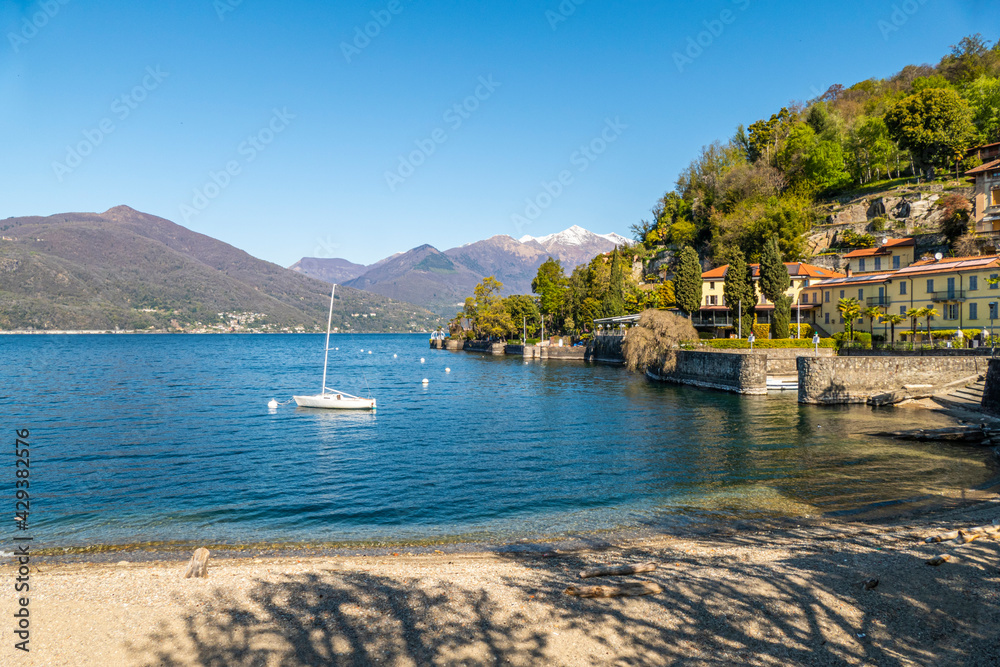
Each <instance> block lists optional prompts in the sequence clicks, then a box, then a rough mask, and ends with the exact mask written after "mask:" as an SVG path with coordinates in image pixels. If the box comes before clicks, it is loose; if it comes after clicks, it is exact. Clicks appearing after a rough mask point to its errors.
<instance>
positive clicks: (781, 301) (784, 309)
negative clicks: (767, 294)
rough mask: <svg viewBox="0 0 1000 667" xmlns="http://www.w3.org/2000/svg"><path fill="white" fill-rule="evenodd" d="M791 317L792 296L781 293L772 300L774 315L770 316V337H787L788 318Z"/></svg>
mask: <svg viewBox="0 0 1000 667" xmlns="http://www.w3.org/2000/svg"><path fill="white" fill-rule="evenodd" d="M791 319H792V297H790V296H788V295H787V294H782V295H781V296H779V297H778V299H777V301H775V302H774V315H773V316H772V317H771V337H772V338H788V327H789V320H791Z"/></svg>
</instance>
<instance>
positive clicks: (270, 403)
mask: <svg viewBox="0 0 1000 667" xmlns="http://www.w3.org/2000/svg"><path fill="white" fill-rule="evenodd" d="M267 407H269V408H271V409H272V410H277V409H278V401H276V400H275V399H273V398H272V399H271V400H270V401H268V402H267Z"/></svg>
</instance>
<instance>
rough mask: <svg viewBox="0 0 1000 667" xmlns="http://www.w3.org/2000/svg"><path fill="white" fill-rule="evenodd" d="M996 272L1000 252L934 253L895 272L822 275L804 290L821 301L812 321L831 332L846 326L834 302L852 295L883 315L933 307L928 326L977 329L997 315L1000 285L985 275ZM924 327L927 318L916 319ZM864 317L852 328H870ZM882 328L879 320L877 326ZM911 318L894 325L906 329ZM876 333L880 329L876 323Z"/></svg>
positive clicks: (999, 270)
mask: <svg viewBox="0 0 1000 667" xmlns="http://www.w3.org/2000/svg"><path fill="white" fill-rule="evenodd" d="M997 277H1000V257H997V256H995V255H992V256H985V257H937V258H934V259H925V260H920V261H917V262H913V263H912V264H910V265H909V266H906V267H903V268H901V269H899V270H897V271H889V272H883V273H866V274H861V275H851V276H846V277H843V278H835V279H831V280H824V281H821V282H818V283H814V284H813V285H810V287H809V288H808V289H807V290H806V293H807V294H808V295H809V298H810V300H814V299H815V300H816V301H817V302H818V304H819V307H818V308H815V309H814V310H813V311H812V312H811V313H810V323H811V324H813V325H815V327H816V328H817V329H819V330H820V331H821V332H823V333H826V334H827V335H831V334H834V333H837V332H840V331H844V329H845V323H844V321H843V320H842V319H841V317H840V311H839V310H838V308H837V306H838V304H839V302H840V300H841V299H845V298H855V299H857V300H858V301H859V302H860V304H861V308H862V310H864V309H866V308H870V307H876V308H878V309H879V310H881V311H882V312H883V313H885V314H899V315H905V314H906V313H907V312H908V311H910V310H913V309H919V308H934V309H935V310H937V311H938V313H939V315H938V316H937V317H933V318H931V330H932V331H933V330H935V329H937V330H944V329H948V330H951V329H975V330H981V329H983V328H984V327H989V326H990V319H991V314H992V317H993V318H994V319H996V317H997V303H998V302H1000V284H998V285H990V284H989V283H988V282H987V280H988V279H990V278H997ZM918 324H919V325H920V327H921V328H923V329H924V330H926V326H927V323H926V320H923V318H921V322H919V323H918ZM869 325H870V323H869V321H868V318H861V319H859V320H858V321H856V322H855V323H854V329H855V331H862V330H865V331H867V330H868V327H869ZM877 326H878V327H880V328H882V325H877ZM911 326H912V323H911V322H910V321H906V322H905V323H903V324H901V325H899V326H897V330H898V329H899V328H900V327H902V328H903V330H909V329H910V327H911ZM875 333H881V331H880V330H879V328H876V330H875Z"/></svg>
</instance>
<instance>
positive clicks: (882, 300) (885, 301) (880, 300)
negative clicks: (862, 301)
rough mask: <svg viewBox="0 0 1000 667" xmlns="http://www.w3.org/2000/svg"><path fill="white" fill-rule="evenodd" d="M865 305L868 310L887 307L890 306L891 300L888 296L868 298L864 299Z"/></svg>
mask: <svg viewBox="0 0 1000 667" xmlns="http://www.w3.org/2000/svg"><path fill="white" fill-rule="evenodd" d="M866 303H867V304H868V307H869V308H871V307H872V306H876V307H877V306H889V305H891V304H892V299H890V298H889V297H888V296H870V297H868V299H866Z"/></svg>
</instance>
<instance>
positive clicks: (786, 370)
mask: <svg viewBox="0 0 1000 667" xmlns="http://www.w3.org/2000/svg"><path fill="white" fill-rule="evenodd" d="M818 352H819V356H821V357H832V356H834V354H836V352H835V351H834V349H833V348H831V347H821V348H819V351H818ZM755 354H766V355H767V374H768V375H795V374H796V373H798V372H799V367H798V359H799V357H815V356H816V355H817V350H815V349H814V348H811V347H810V348H804V347H784V348H775V349H766V350H760V351H759V352H756V351H755Z"/></svg>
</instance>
